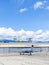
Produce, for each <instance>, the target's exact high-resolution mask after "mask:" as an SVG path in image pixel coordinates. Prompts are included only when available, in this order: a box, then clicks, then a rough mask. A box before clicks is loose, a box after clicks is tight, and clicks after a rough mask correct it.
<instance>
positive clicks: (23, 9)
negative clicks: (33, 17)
mask: <svg viewBox="0 0 49 65" xmlns="http://www.w3.org/2000/svg"><path fill="white" fill-rule="evenodd" d="M27 10H28V9H27V8H22V9H20V10H19V12H20V13H23V12H25V11H27Z"/></svg>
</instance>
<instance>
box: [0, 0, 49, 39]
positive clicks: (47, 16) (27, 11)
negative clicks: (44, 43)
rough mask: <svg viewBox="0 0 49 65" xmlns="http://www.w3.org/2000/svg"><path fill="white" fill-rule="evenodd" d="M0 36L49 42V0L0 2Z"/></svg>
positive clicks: (10, 0) (2, 0)
mask: <svg viewBox="0 0 49 65" xmlns="http://www.w3.org/2000/svg"><path fill="white" fill-rule="evenodd" d="M7 31H8V32H9V33H8V34H6V33H7ZM37 32H38V34H36V33H37ZM0 35H2V36H4V35H5V36H12V35H13V36H17V38H21V37H22V38H21V39H23V38H28V37H31V38H32V39H33V40H36V39H37V38H38V40H39V39H40V40H41V38H42V40H43V36H45V39H46V40H49V37H48V35H49V0H0ZM36 35H37V36H36ZM26 36H27V37H26ZM38 36H39V37H38ZM36 37H37V38H36ZM34 38H36V39H34Z"/></svg>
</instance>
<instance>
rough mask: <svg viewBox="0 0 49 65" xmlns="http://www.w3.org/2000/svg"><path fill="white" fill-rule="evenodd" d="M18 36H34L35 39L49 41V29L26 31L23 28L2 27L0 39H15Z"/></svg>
mask: <svg viewBox="0 0 49 65" xmlns="http://www.w3.org/2000/svg"><path fill="white" fill-rule="evenodd" d="M14 37H16V39H17V40H27V39H28V38H32V40H33V41H49V31H45V32H44V31H43V30H41V29H40V30H37V31H36V32H34V31H25V30H23V29H21V30H19V31H15V30H13V29H12V28H5V27H2V28H0V39H13V38H14Z"/></svg>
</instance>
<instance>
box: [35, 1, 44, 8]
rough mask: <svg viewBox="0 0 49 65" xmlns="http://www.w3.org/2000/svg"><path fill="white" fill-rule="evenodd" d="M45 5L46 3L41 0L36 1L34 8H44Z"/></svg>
mask: <svg viewBox="0 0 49 65" xmlns="http://www.w3.org/2000/svg"><path fill="white" fill-rule="evenodd" d="M43 5H44V3H43V2H41V1H39V2H36V3H35V4H34V9H37V8H42V6H43Z"/></svg>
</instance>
